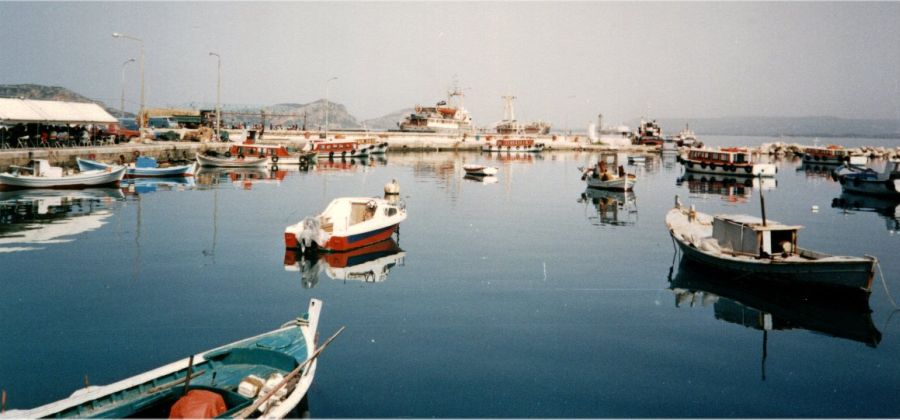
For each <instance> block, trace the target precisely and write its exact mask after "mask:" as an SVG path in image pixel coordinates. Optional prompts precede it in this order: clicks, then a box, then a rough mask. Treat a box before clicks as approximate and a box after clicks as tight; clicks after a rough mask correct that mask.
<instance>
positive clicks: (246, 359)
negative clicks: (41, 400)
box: [5, 299, 340, 418]
mask: <svg viewBox="0 0 900 420" xmlns="http://www.w3.org/2000/svg"><path fill="white" fill-rule="evenodd" d="M321 308H322V302H321V301H319V300H316V299H312V300H310V303H309V312H308V313H307V314H306V315H305V316H303V317H300V318H297V319H296V320H294V321H291V322H288V323H286V324H284V325H283V326H282V327H281V328H278V329H276V330H274V331H270V332H267V333H264V334H260V335H258V336H255V337H251V338H247V339H244V340H240V341H238V342H235V343H232V344H228V345H225V346H222V347H218V348H215V349H212V350H209V351H205V352H201V353H197V354H195V355H193V356H191V357H189V358H185V359H182V360H179V361H176V362H173V363H169V364H167V365H165V366H162V367H159V368H156V369H153V370H151V371H149V372H145V373H142V374H139V375H137V376H134V377H131V378H128V379H124V380H121V381H118V382H115V383H113V384H109V385H103V386H89V387H87V388H84V389H80V390H78V391H75V393H73V394H72V396H70V397H69V398H66V399H63V400H60V401H56V402H53V403H50V404H47V405H43V406H40V407H37V408H33V409H30V410H12V411H7V412H6V413H5V416H6V417H14V418H44V417H53V418H73V417H74V418H131V417H137V418H166V417H179V416H181V417H185V418H199V417H221V418H245V417H266V418H283V417H285V416H287V415H288V414H289V413H290V412H291V410H292V409H294V407H296V406H297V404H298V403H299V402H300V401H301V400H302V399H303V397H304V395H306V392H307V390H309V387H310V385H311V384H312V381H313V377H314V376H315V372H316V364H317V356H318V355H319V354H320V353H321V351H322V350H323V349H324V348H325V346H327V345H328V343H329V342H330V339H329V341H326V342H325V343H323V345H322V346H321V347H319V348H318V349H317V348H316V342H315V337H316V332H317V329H318V324H319V314H320V311H321ZM338 332H340V331H338ZM332 338H333V337H332Z"/></svg>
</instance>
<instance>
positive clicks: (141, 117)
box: [112, 32, 144, 137]
mask: <svg viewBox="0 0 900 420" xmlns="http://www.w3.org/2000/svg"><path fill="white" fill-rule="evenodd" d="M112 36H113V38H125V39H130V40H132V41H137V42H140V43H141V109H140V110H139V111H138V129H139V130H140V131H141V136H142V137H143V131H144V115H143V114H144V40H143V39H140V38H135V37H133V36H131V35H125V34H122V33H119V32H113V34H112Z"/></svg>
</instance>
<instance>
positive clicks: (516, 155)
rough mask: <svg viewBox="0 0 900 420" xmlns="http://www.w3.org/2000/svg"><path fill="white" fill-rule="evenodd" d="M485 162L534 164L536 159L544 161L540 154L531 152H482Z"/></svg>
mask: <svg viewBox="0 0 900 420" xmlns="http://www.w3.org/2000/svg"><path fill="white" fill-rule="evenodd" d="M481 155H482V156H484V158H485V160H492V161H497V162H510V163H534V161H535V159H544V157H543V156H542V155H541V154H540V153H530V152H515V151H513V152H481Z"/></svg>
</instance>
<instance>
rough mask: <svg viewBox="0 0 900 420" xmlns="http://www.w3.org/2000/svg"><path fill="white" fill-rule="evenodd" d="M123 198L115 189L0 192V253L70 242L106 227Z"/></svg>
mask: <svg viewBox="0 0 900 420" xmlns="http://www.w3.org/2000/svg"><path fill="white" fill-rule="evenodd" d="M124 197H125V196H124V195H123V194H122V191H121V190H119V189H118V188H89V189H83V190H18V191H3V192H0V252H16V251H32V250H38V249H42V247H39V246H36V245H47V244H55V243H65V242H71V241H73V240H74V239H73V238H72V237H74V236H76V235H79V234H82V233H85V232H90V231H92V230H95V229H98V228H99V227H101V226H103V225H104V224H106V219H107V218H109V217H110V216H111V215H112V209H113V207H114V204H115V202H118V201H122V200H124Z"/></svg>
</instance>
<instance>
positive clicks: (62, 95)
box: [0, 84, 134, 117]
mask: <svg viewBox="0 0 900 420" xmlns="http://www.w3.org/2000/svg"><path fill="white" fill-rule="evenodd" d="M0 98H23V99H35V100H40V101H66V102H87V103H95V104H97V105H100V106H101V107H103V109H105V110H106V112H109V113H110V114H111V115H115V116H118V115H119V110H118V109H116V108H112V107H109V106H107V105H106V104H105V103H103V102H102V101H96V100H93V99H90V98H88V97H86V96H83V95H81V94H79V93H76V92H73V91H71V90H69V89H66V88H64V87H59V86H44V85H34V84H22V85H0ZM125 115H126V116H130V117H133V116H134V114H131V113H128V112H126V113H125Z"/></svg>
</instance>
